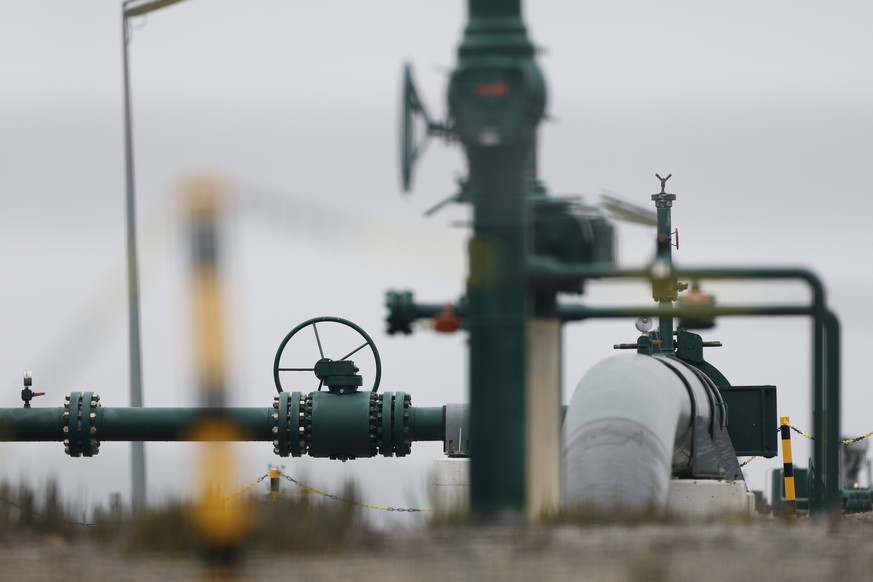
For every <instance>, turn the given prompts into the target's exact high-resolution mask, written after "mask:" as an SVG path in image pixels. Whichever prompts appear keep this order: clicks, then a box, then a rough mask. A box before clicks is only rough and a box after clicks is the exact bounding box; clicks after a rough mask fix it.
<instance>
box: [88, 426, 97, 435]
mask: <svg viewBox="0 0 873 582" xmlns="http://www.w3.org/2000/svg"><path fill="white" fill-rule="evenodd" d="M89 430H90V432H91V434H97V427H96V426H92V427H91V428H90V429H89Z"/></svg>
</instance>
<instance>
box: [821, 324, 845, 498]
mask: <svg viewBox="0 0 873 582" xmlns="http://www.w3.org/2000/svg"><path fill="white" fill-rule="evenodd" d="M824 319H825V358H826V359H825V402H824V416H825V419H826V421H825V422H826V426H825V429H824V441H825V447H826V449H827V457H828V463H827V466H826V472H825V475H824V477H825V483H827V492H826V493H825V499H824V502H825V507H826V509H828V510H830V509H833V508H834V507H836V506H837V504H839V503H840V501H841V499H842V492H841V491H840V466H839V465H840V463H839V459H840V444H841V440H840V439H841V438H842V435H841V434H840V426H841V424H842V423H841V416H840V400H841V398H840V382H841V377H840V366H841V362H840V321H839V319H837V316H836V314H834V313H833V312H832V311H830V310H826V313H825V318H824Z"/></svg>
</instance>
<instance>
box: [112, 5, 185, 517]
mask: <svg viewBox="0 0 873 582" xmlns="http://www.w3.org/2000/svg"><path fill="white" fill-rule="evenodd" d="M182 1H183V0H151V1H143V0H126V1H125V2H124V3H123V4H122V10H121V34H122V48H123V53H124V161H125V181H126V198H125V200H126V215H127V297H128V334H129V348H130V405H131V406H132V407H137V408H140V407H142V351H141V349H140V329H139V275H138V268H137V259H136V200H135V190H136V188H135V183H134V173H133V127H132V126H133V123H132V119H131V107H130V58H129V54H128V53H129V51H128V45H129V44H130V30H129V28H128V19H129V18H131V17H136V16H144V15H146V14H148V13H149V12H154V11H155V10H159V9H161V8H164V7H166V6H170V5H171V4H176V3H178V2H182ZM130 462H131V492H130V498H131V503H132V505H133V508H134V510H138V509H139V508H141V507H143V506H144V505H145V502H146V485H145V483H146V477H145V446H144V444H143V443H142V442H133V443H131V445H130Z"/></svg>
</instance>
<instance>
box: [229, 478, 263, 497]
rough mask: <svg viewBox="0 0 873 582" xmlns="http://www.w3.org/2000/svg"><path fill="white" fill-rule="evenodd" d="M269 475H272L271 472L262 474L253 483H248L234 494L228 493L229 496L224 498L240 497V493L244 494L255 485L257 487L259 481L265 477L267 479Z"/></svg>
mask: <svg viewBox="0 0 873 582" xmlns="http://www.w3.org/2000/svg"><path fill="white" fill-rule="evenodd" d="M269 476H270V474H269V473H264V474H263V475H261V476H260V477H258V478H257V479H255V480H254V481H252V482H251V483H249V484H248V485H246V486H245V487H243V488H242V489H240V490H239V491H237V492H236V493H234V494H232V495H228V496H227V497H225V498H224V500H225V501H230V500H231V499H235V498H237V497H239V496H240V495H242V494H243V493H245V492H246V491H250V490H251V489H252V488H253V487H255V485H257V484H258V483H260V482H261V481H263V480H264V479H266V478H267V477H269Z"/></svg>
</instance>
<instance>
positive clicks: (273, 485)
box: [267, 467, 282, 503]
mask: <svg viewBox="0 0 873 582" xmlns="http://www.w3.org/2000/svg"><path fill="white" fill-rule="evenodd" d="M267 475H269V476H270V503H276V502H277V501H278V500H279V478H280V477H281V476H282V471H281V470H280V469H277V468H275V467H270V470H269V471H267Z"/></svg>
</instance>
